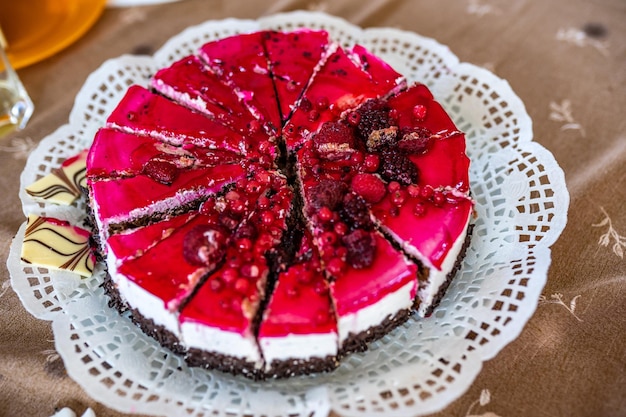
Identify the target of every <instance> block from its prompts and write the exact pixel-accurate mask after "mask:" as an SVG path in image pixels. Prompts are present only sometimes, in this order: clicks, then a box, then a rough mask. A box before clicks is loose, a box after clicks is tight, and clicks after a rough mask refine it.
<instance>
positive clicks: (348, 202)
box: [339, 193, 373, 230]
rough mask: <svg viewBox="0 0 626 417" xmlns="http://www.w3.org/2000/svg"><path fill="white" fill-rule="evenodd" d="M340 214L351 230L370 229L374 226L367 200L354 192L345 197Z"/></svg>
mask: <svg viewBox="0 0 626 417" xmlns="http://www.w3.org/2000/svg"><path fill="white" fill-rule="evenodd" d="M339 215H340V217H341V219H342V220H343V221H344V222H345V223H346V225H347V226H348V227H349V228H350V229H351V230H354V229H368V230H369V229H371V228H372V226H373V224H372V219H371V218H370V215H369V211H368V209H367V204H366V203H365V200H364V199H363V198H361V197H360V196H358V195H356V194H353V193H350V194H347V195H346V196H345V197H344V199H343V207H342V208H341V211H340V212H339Z"/></svg>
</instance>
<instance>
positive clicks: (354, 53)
mask: <svg viewBox="0 0 626 417" xmlns="http://www.w3.org/2000/svg"><path fill="white" fill-rule="evenodd" d="M350 57H351V58H352V59H353V60H354V61H355V62H356V63H357V64H359V66H360V67H361V68H362V69H363V71H365V72H367V73H368V74H369V75H370V77H371V79H372V81H374V82H375V83H376V84H378V85H379V86H380V88H381V90H382V91H388V92H389V93H388V94H387V95H388V96H389V95H394V94H396V93H398V92H399V91H401V90H403V89H404V88H405V87H406V80H405V78H404V76H403V75H402V74H400V73H399V72H398V71H396V70H395V69H393V67H392V66H391V65H389V64H388V63H387V62H385V61H383V60H382V59H380V58H379V57H377V56H376V55H374V54H372V53H371V52H370V51H368V50H367V48H365V47H364V46H363V45H358V44H357V45H354V46H353V47H352V48H351V49H350Z"/></svg>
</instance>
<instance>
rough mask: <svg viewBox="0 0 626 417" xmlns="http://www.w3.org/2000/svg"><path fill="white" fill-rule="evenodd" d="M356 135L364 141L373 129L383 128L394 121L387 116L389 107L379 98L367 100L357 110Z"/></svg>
mask: <svg viewBox="0 0 626 417" xmlns="http://www.w3.org/2000/svg"><path fill="white" fill-rule="evenodd" d="M357 112H358V114H359V115H360V117H359V121H358V123H357V124H356V132H357V135H358V136H359V137H360V138H361V139H362V140H363V141H366V140H367V139H368V138H369V136H370V134H371V133H372V132H373V131H374V130H379V129H385V128H388V127H390V126H391V125H393V124H394V123H395V121H394V120H393V119H392V118H391V117H390V116H389V108H388V107H387V106H386V104H385V103H384V102H383V101H381V100H369V101H367V102H366V103H365V104H363V105H362V106H361V107H360V108H359V109H358V110H357Z"/></svg>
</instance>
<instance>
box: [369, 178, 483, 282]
mask: <svg viewBox="0 0 626 417" xmlns="http://www.w3.org/2000/svg"><path fill="white" fill-rule="evenodd" d="M431 190H432V188H431ZM424 194H426V195H428V194H430V196H429V197H424V196H423V195H422V194H420V195H419V196H418V197H411V195H410V194H408V193H407V195H406V197H405V200H404V202H403V204H402V205H400V206H399V207H398V206H397V205H395V204H393V202H392V201H391V199H390V198H386V199H384V200H383V201H381V202H380V203H378V204H377V205H375V206H374V207H373V208H372V211H373V212H374V215H375V216H376V218H377V219H378V220H379V221H380V223H381V225H382V226H383V227H385V228H388V229H389V230H391V231H392V232H393V233H394V234H395V235H396V236H397V237H398V238H399V240H400V241H401V242H403V244H404V245H407V246H412V247H414V248H415V249H417V250H418V251H419V253H420V254H422V256H423V257H425V258H426V259H428V260H429V262H430V263H431V264H432V265H433V266H434V267H435V268H437V269H439V270H441V264H442V263H443V261H444V259H445V257H446V255H447V254H448V251H449V250H450V248H451V247H452V245H453V244H454V242H455V241H456V239H457V238H458V237H459V236H460V235H461V234H463V233H465V230H466V226H467V220H468V218H469V216H470V214H471V212H472V207H473V204H472V202H471V201H470V200H469V198H466V197H457V196H455V194H453V193H451V192H442V191H437V190H435V191H431V192H427V193H424ZM437 196H442V197H443V198H438V197H437ZM416 207H417V209H416Z"/></svg>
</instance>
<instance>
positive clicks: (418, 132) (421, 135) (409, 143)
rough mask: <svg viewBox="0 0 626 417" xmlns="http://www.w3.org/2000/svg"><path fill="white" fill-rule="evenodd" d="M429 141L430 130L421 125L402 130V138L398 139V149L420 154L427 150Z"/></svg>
mask: <svg viewBox="0 0 626 417" xmlns="http://www.w3.org/2000/svg"><path fill="white" fill-rule="evenodd" d="M431 143H432V133H431V131H430V130H428V129H425V128H422V127H416V128H414V129H411V130H409V131H406V132H403V135H402V139H400V140H399V141H398V149H400V150H401V151H403V152H406V153H410V154H421V153H424V152H426V151H427V150H428V148H429V147H430V145H431Z"/></svg>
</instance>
